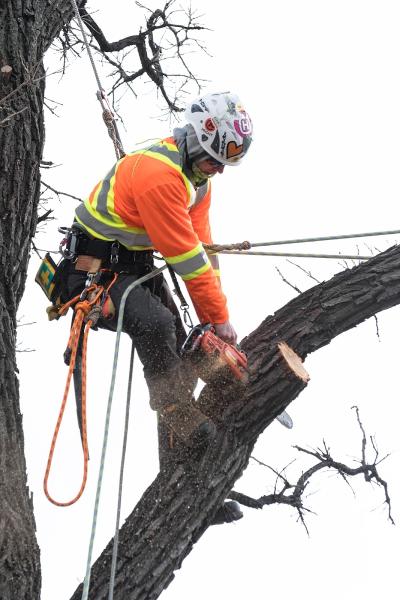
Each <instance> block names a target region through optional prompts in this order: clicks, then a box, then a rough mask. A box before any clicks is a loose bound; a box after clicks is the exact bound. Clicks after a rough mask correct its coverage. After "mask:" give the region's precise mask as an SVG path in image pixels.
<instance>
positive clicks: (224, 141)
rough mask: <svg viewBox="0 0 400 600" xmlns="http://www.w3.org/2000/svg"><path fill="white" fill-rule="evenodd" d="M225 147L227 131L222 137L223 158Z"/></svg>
mask: <svg viewBox="0 0 400 600" xmlns="http://www.w3.org/2000/svg"><path fill="white" fill-rule="evenodd" d="M225 146H226V131H225V132H224V134H223V135H222V138H221V156H223V155H224V150H225Z"/></svg>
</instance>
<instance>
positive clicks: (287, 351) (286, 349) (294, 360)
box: [278, 342, 310, 383]
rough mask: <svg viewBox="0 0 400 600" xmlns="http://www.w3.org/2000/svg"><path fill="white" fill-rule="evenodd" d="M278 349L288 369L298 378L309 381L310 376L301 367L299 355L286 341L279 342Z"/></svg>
mask: <svg viewBox="0 0 400 600" xmlns="http://www.w3.org/2000/svg"><path fill="white" fill-rule="evenodd" d="M278 349H279V352H280V353H281V355H282V358H283V359H284V361H285V363H286V366H287V368H288V370H289V371H290V372H291V373H293V374H294V375H295V376H296V377H298V379H300V380H301V381H304V383H308V382H309V381H310V376H309V374H308V373H307V371H306V370H305V368H304V367H303V361H302V360H301V358H300V356H299V355H298V354H296V352H294V350H292V349H291V347H290V346H288V345H287V343H286V342H279V343H278Z"/></svg>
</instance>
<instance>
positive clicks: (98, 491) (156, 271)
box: [81, 264, 167, 600]
mask: <svg viewBox="0 0 400 600" xmlns="http://www.w3.org/2000/svg"><path fill="white" fill-rule="evenodd" d="M166 268H167V264H165V265H163V266H162V267H158V268H157V269H154V271H152V272H151V273H147V275H143V277H140V278H139V279H137V280H136V281H133V282H132V283H131V284H130V285H129V286H128V287H127V288H126V290H125V291H124V293H123V295H122V298H121V303H120V306H119V314H118V324H117V335H116V339H115V348H114V359H113V368H112V375H111V383H110V392H109V395H108V403H107V411H106V418H105V422H104V434H103V446H102V450H101V458H100V466H99V474H98V479H97V489H96V498H95V502H94V509H93V520H92V530H91V533H90V541H89V548H88V556H87V562H86V575H85V579H84V582H83V590H82V597H81V600H87V598H88V595H89V586H90V575H91V565H92V555H93V546H94V538H95V535H96V527H97V517H98V512H99V503H100V495H101V487H102V483H103V475H104V465H105V461H106V453H107V444H108V433H109V429H110V417H111V407H112V401H113V396H114V388H115V379H116V375H117V366H118V355H119V345H120V340H121V333H122V323H123V318H124V312H125V304H126V300H127V298H128V295H129V294H130V292H131V291H132V290H133V289H134V288H135V287H136V286H138V285H140V284H142V283H144V282H145V281H148V280H149V279H152V278H153V277H155V276H156V275H158V274H159V273H161V271H163V270H164V269H166Z"/></svg>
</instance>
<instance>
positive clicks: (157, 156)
mask: <svg viewBox="0 0 400 600" xmlns="http://www.w3.org/2000/svg"><path fill="white" fill-rule="evenodd" d="M163 145H164V146H166V147H167V150H170V151H171V152H175V153H176V154H179V150H178V149H177V148H176V146H174V145H173V144H170V143H165V144H163ZM153 148H154V146H153ZM135 154H143V155H145V156H150V157H151V158H154V159H156V160H160V161H161V162H163V163H164V164H166V165H168V166H169V167H172V168H173V169H175V171H177V172H178V173H179V174H180V175H181V177H182V179H183V182H184V184H185V187H186V193H187V196H188V201H187V202H188V205H190V204H191V202H192V197H193V196H194V194H195V189H194V187H193V185H192V184H191V182H190V179H189V178H188V177H186V175H185V174H184V172H183V171H182V168H181V167H180V166H179V165H177V164H175V163H174V162H173V161H172V160H171V159H170V158H168V157H167V156H165V155H164V154H161V153H160V152H157V150H146V149H144V150H138V151H137V152H135Z"/></svg>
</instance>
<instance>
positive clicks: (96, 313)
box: [85, 304, 102, 325]
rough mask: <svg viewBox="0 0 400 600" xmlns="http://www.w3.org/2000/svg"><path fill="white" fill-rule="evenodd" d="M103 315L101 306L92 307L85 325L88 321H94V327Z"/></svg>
mask: <svg viewBox="0 0 400 600" xmlns="http://www.w3.org/2000/svg"><path fill="white" fill-rule="evenodd" d="M101 313H102V308H101V306H100V305H99V304H96V306H92V308H91V310H89V312H88V313H87V314H86V316H85V323H87V322H88V321H92V325H96V323H97V321H98V320H99V319H100V316H101Z"/></svg>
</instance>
